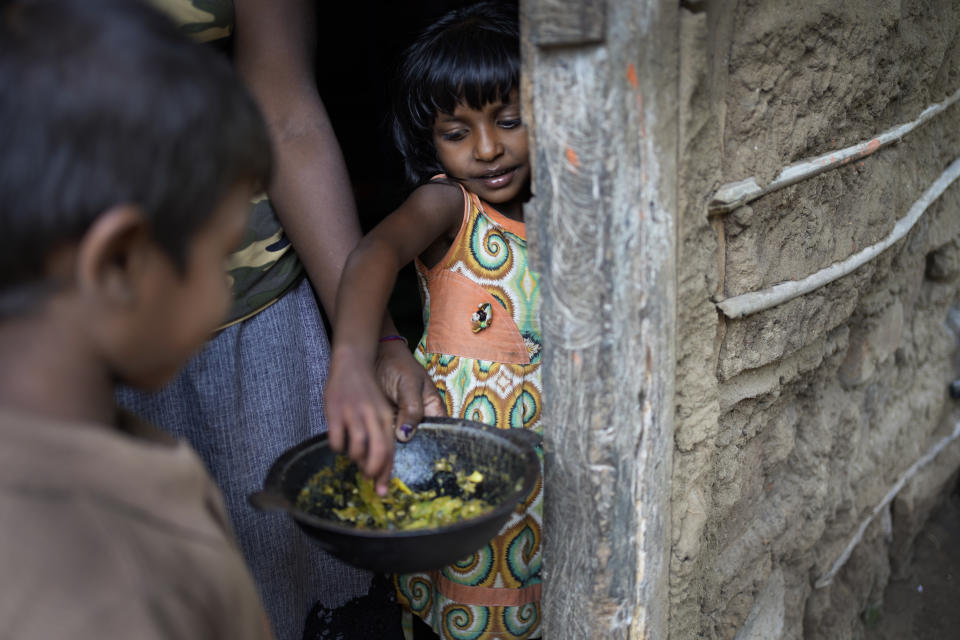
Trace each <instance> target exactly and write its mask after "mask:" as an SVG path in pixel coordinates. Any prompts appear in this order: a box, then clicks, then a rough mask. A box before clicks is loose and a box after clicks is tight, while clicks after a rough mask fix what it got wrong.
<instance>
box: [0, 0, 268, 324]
mask: <svg viewBox="0 0 960 640" xmlns="http://www.w3.org/2000/svg"><path fill="white" fill-rule="evenodd" d="M0 123H2V124H0V243H2V244H0V247H2V248H0V298H8V299H9V298H11V297H12V298H17V297H18V294H17V292H18V291H29V290H31V289H36V288H37V285H38V284H40V283H42V281H41V278H42V277H43V275H44V263H45V260H46V258H47V256H48V255H49V252H50V251H51V250H52V249H54V248H55V247H57V246H59V245H62V244H63V243H69V242H72V241H76V240H79V239H80V238H82V236H83V234H84V233H85V232H86V231H87V229H88V228H89V226H90V225H91V223H92V222H93V221H94V220H95V219H96V218H97V216H99V215H100V214H101V213H103V212H104V211H106V210H108V209H110V208H111V207H113V206H116V205H118V204H134V205H138V206H139V207H141V208H142V210H143V211H144V215H145V216H146V217H147V219H148V221H149V223H150V225H151V231H152V234H153V237H154V239H155V240H156V241H157V243H158V244H159V245H160V246H161V247H162V248H163V249H164V250H165V251H166V252H167V253H168V254H169V255H170V257H171V258H172V260H173V261H174V263H175V264H176V265H177V266H178V267H179V268H182V267H183V265H184V258H185V252H186V248H187V245H188V243H189V240H190V238H191V237H192V235H193V234H194V233H195V232H196V231H197V230H198V228H199V227H201V226H202V225H203V224H204V223H205V222H206V221H207V220H208V219H209V218H210V216H211V214H212V212H213V210H214V209H215V207H216V205H217V203H218V202H219V201H220V199H221V198H223V197H224V196H225V195H226V193H227V191H228V190H229V189H230V188H231V187H232V186H234V185H235V184H237V183H239V182H242V181H250V182H251V183H253V182H258V181H259V182H260V183H261V184H263V185H264V186H266V184H267V182H268V180H269V177H270V172H271V163H272V159H271V153H270V144H269V141H268V137H267V131H266V127H265V125H264V122H263V119H262V117H261V115H260V112H259V111H258V110H257V107H256V105H255V103H254V101H253V99H252V98H251V97H250V95H249V94H248V93H247V92H246V90H245V89H244V88H243V86H242V85H241V82H240V80H239V79H238V78H237V77H236V75H235V74H234V72H233V70H232V69H231V68H230V65H229V61H227V60H226V59H225V58H224V57H223V56H222V55H220V54H218V53H216V52H215V51H213V50H212V49H209V48H207V47H204V46H203V45H200V44H197V43H194V42H191V41H190V40H189V39H188V38H186V37H185V36H184V35H182V34H181V33H180V32H179V31H178V30H177V28H176V27H175V26H174V25H173V24H172V23H171V22H170V21H169V20H168V19H167V18H166V17H165V16H164V15H163V14H161V13H159V12H158V11H157V10H155V9H153V8H151V7H149V6H146V5H145V4H144V3H142V2H140V1H135V0H0ZM24 285H26V286H24ZM40 288H41V289H42V286H41V287H40ZM0 302H9V300H3V301H0ZM8 306H9V305H8V304H0V315H2V312H3V307H8ZM9 311H15V310H10V309H8V312H9Z"/></svg>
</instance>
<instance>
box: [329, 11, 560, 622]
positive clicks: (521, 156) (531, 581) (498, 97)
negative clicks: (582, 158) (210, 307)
mask: <svg viewBox="0 0 960 640" xmlns="http://www.w3.org/2000/svg"><path fill="white" fill-rule="evenodd" d="M518 75H519V43H518V29H517V22H516V15H515V9H513V10H511V9H507V8H504V7H501V6H499V5H496V4H490V3H481V4H478V5H473V6H471V7H468V8H466V9H460V10H456V11H454V12H452V13H450V14H447V15H446V16H444V17H443V18H441V19H440V21H438V22H437V23H435V24H434V25H432V26H431V27H429V28H428V29H427V30H426V31H425V32H424V33H423V34H422V35H421V37H420V38H419V39H418V40H417V41H416V42H415V43H414V44H413V45H412V46H411V48H410V49H409V50H408V51H407V53H406V56H405V58H404V62H403V64H402V67H401V71H400V82H399V91H398V100H397V109H396V114H395V124H394V134H395V139H396V142H397V143H398V145H399V147H400V150H401V153H402V154H403V157H404V160H405V163H406V170H407V174H408V177H409V178H410V179H411V181H413V182H414V183H415V184H418V185H419V186H418V187H417V188H416V189H415V190H414V191H413V193H412V194H411V195H410V197H409V198H408V199H407V200H406V202H404V203H403V204H402V205H401V206H400V207H399V208H398V209H397V210H396V211H394V212H393V213H391V214H390V215H389V216H387V217H386V218H385V219H384V220H383V221H382V222H381V223H380V224H379V225H378V226H377V227H376V228H375V229H373V230H372V231H371V232H370V233H369V234H368V235H367V236H366V237H365V238H364V239H363V240H362V241H361V243H360V244H359V245H358V246H357V248H356V249H355V250H354V251H353V253H352V254H351V255H350V258H349V259H348V262H347V266H346V268H345V270H344V274H343V279H342V280H341V283H340V288H339V293H338V298H337V315H336V323H335V327H334V349H333V361H332V364H331V372H330V378H329V380H328V386H327V415H328V424H329V429H330V437H331V443H332V444H333V446H334V448H342V447H343V446H345V442H344V436H347V443H346V446H347V447H348V448H349V450H350V455H351V457H353V458H354V459H356V460H359V461H360V462H361V463H363V464H364V468H365V470H366V471H367V473H368V474H370V475H377V476H378V486H380V487H382V488H383V489H385V484H386V480H387V478H388V477H389V470H390V469H389V467H390V461H389V460H390V458H391V457H392V456H390V452H391V451H392V446H393V443H392V433H393V426H394V425H393V416H392V410H391V409H390V407H389V404H388V403H387V402H386V400H385V399H384V398H383V397H382V394H381V392H380V390H379V388H378V386H377V384H376V381H375V378H374V366H375V362H374V359H375V353H376V347H377V343H378V338H379V339H380V340H390V339H392V338H393V337H394V336H381V333H380V322H379V318H380V317H382V315H383V310H384V308H385V306H386V304H387V300H388V297H389V294H390V291H391V289H392V287H393V285H394V282H395V279H396V275H397V271H398V270H399V269H400V267H402V266H403V265H404V264H406V263H408V262H409V261H411V260H414V261H415V265H416V270H417V274H418V277H419V281H420V286H421V293H422V295H423V301H424V310H423V319H424V325H425V331H424V334H423V337H422V338H421V340H420V342H419V344H418V345H417V347H416V353H415V356H416V358H417V359H418V360H419V361H420V362H421V363H422V364H423V365H424V367H426V369H427V372H428V374H429V376H430V377H431V378H432V380H433V382H434V384H435V385H436V387H437V389H438V390H439V391H440V394H441V396H442V397H443V400H444V403H445V405H446V410H447V413H448V414H450V415H452V416H458V417H462V418H467V419H470V420H476V421H479V422H485V423H489V424H493V425H496V426H497V427H499V428H501V429H508V428H519V429H533V430H536V431H538V432H539V431H540V408H541V399H540V394H541V383H540V370H539V369H540V328H539V321H538V316H537V312H538V307H539V290H538V285H537V278H536V276H535V275H534V274H533V273H532V272H531V271H530V268H529V265H528V264H527V246H526V238H525V234H524V222H523V203H524V201H525V200H527V199H528V198H529V196H530V190H529V189H530V159H529V153H528V149H527V134H526V130H525V128H524V126H523V123H522V121H521V119H520V104H519V100H518V86H519V83H518ZM400 429H401V433H402V434H404V435H406V437H409V436H410V435H411V432H412V428H410V427H409V425H401V428H400ZM385 460H386V461H385ZM541 514H542V506H541V488H540V487H539V486H538V487H537V488H536V489H535V490H534V491H533V493H532V494H531V495H530V496H528V497H527V499H526V500H525V502H524V503H523V504H522V505H521V507H520V508H518V510H517V512H516V513H515V514H514V515H513V516H512V519H511V520H510V521H509V522H508V523H507V525H505V526H504V528H503V529H502V530H501V532H500V534H499V535H498V536H497V537H496V538H495V539H494V540H492V541H491V542H490V543H489V544H488V545H486V546H485V547H483V548H482V549H480V550H478V551H477V552H476V553H474V554H472V555H471V556H469V557H467V558H464V559H463V560H462V561H460V562H457V563H455V564H453V565H451V566H448V567H445V568H443V569H441V570H439V571H434V572H430V573H429V574H415V575H401V576H397V577H396V586H397V593H398V598H399V600H400V602H401V604H402V605H403V606H404V608H405V610H406V624H405V625H404V627H405V628H404V632H405V634H406V637H407V638H412V637H415V636H414V634H413V628H414V626H415V625H414V619H413V618H412V617H411V616H410V614H411V613H412V614H415V615H416V616H417V620H416V627H418V628H420V629H421V630H422V629H423V628H424V626H427V627H429V628H430V629H432V630H433V632H434V633H436V634H438V635H439V636H440V637H441V638H444V639H454V638H472V639H491V640H492V639H494V638H497V639H514V638H517V639H524V638H532V637H535V636H539V634H540V631H539V629H540V604H539V601H540V586H541V585H540V583H541V579H540V538H541V531H540V527H541ZM421 632H422V631H421ZM416 637H421V636H420V635H417V636H416ZM427 637H430V636H429V635H428V636H427Z"/></svg>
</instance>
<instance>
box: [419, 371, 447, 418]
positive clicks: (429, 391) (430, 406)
mask: <svg viewBox="0 0 960 640" xmlns="http://www.w3.org/2000/svg"><path fill="white" fill-rule="evenodd" d="M422 391H423V415H425V416H445V415H447V405H445V404H444V403H443V398H441V397H440V392H439V391H437V388H436V387H435V386H433V383H432V382H431V381H430V380H429V379H427V383H426V384H424V385H423V390H422Z"/></svg>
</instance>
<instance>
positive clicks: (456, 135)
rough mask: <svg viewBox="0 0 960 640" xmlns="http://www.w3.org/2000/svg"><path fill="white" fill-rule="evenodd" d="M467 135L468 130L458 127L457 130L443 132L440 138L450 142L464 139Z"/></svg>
mask: <svg viewBox="0 0 960 640" xmlns="http://www.w3.org/2000/svg"><path fill="white" fill-rule="evenodd" d="M466 135H467V132H466V131H464V130H463V129H457V130H456V131H447V132H446V133H441V134H440V139H441V140H447V141H449V142H456V141H457V140H463V138H464V137H466Z"/></svg>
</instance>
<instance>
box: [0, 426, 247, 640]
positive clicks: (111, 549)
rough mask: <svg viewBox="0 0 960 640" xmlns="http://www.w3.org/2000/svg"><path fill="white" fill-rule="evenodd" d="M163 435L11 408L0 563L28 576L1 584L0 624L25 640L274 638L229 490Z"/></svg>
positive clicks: (3, 456) (1, 443)
mask: <svg viewBox="0 0 960 640" xmlns="http://www.w3.org/2000/svg"><path fill="white" fill-rule="evenodd" d="M151 431H152V430H151V429H150V428H149V427H145V426H144V425H142V424H136V425H134V426H133V427H132V429H131V430H128V431H119V430H115V429H110V428H107V427H104V426H100V425H90V424H81V423H75V424H65V423H63V422H59V421H56V420H50V419H45V418H42V417H38V416H33V415H27V414H22V413H15V412H11V411H7V410H0V566H3V567H5V568H6V571H7V575H8V576H14V575H15V576H17V579H16V580H4V581H2V582H0V621H2V622H3V624H4V626H5V627H9V626H10V625H11V624H14V625H17V628H16V629H13V630H11V629H7V630H8V631H10V632H11V633H12V634H13V635H15V636H17V637H25V638H26V637H74V638H87V637H91V638H92V637H105V636H110V637H121V636H123V633H121V632H123V631H124V630H126V631H127V632H131V630H136V631H134V632H132V634H131V635H129V637H142V638H152V637H203V636H208V635H210V632H211V631H212V630H222V629H223V628H224V627H225V626H226V627H228V628H229V629H230V630H234V628H235V627H237V629H236V631H237V633H239V634H240V635H239V637H249V638H263V637H266V635H265V633H264V625H263V617H262V609H261V608H260V605H259V600H258V598H257V595H256V591H255V588H254V586H253V583H252V580H251V579H250V577H249V574H248V572H247V569H246V567H245V565H244V563H243V560H242V557H241V555H240V553H239V551H238V550H237V548H236V546H235V544H234V543H233V541H232V538H231V536H230V534H229V527H228V525H227V523H226V515H225V512H224V510H223V506H222V501H221V499H220V496H219V492H218V490H217V489H216V488H215V487H214V486H213V484H212V482H211V481H210V480H209V477H208V476H207V474H206V472H205V471H204V470H203V467H202V465H201V464H200V462H199V460H198V459H197V458H196V456H195V455H194V454H193V453H192V451H190V450H189V448H188V447H186V446H185V445H183V444H178V443H177V442H176V441H172V440H171V439H169V438H165V437H163V436H162V435H161V434H159V433H158V432H155V431H153V432H152V433H151ZM237 602H244V603H246V604H247V605H248V608H249V609H250V610H251V613H249V614H244V613H243V612H238V611H231V610H229V609H231V608H236V607H235V606H233V605H235V604H236V603H237ZM52 610H56V611H57V615H56V616H51V615H49V612H50V611H52ZM245 616H246V617H247V618H249V619H247V620H245V621H244V626H250V627H251V628H252V630H253V631H252V632H244V631H240V630H239V626H238V625H239V623H240V621H239V619H240V618H244V617H245ZM80 629H84V630H87V631H84V632H81V633H79V635H78V633H77V630H80ZM244 634H246V635H244ZM228 635H229V634H228Z"/></svg>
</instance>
